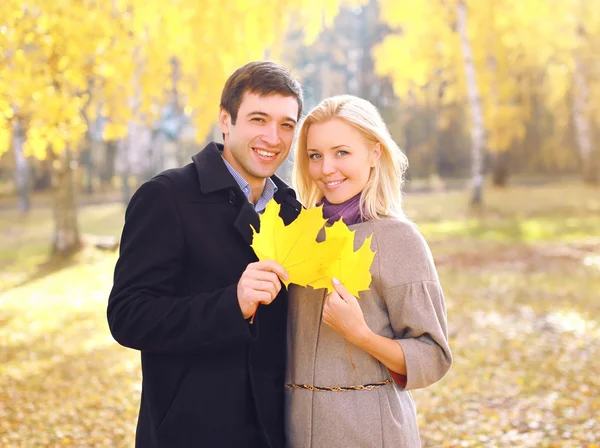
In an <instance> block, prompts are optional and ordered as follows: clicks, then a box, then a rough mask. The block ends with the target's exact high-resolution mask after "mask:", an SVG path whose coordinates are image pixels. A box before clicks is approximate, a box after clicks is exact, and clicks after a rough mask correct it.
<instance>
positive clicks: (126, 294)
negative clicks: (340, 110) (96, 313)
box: [108, 61, 303, 448]
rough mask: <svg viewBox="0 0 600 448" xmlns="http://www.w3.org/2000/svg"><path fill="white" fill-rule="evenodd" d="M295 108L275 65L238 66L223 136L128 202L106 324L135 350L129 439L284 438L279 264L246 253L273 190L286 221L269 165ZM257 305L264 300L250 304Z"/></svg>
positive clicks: (294, 94) (296, 101)
mask: <svg viewBox="0 0 600 448" xmlns="http://www.w3.org/2000/svg"><path fill="white" fill-rule="evenodd" d="M302 104H303V99H302V90H301V87H300V85H299V84H298V82H297V81H296V80H295V79H294V78H293V77H292V76H291V75H290V73H289V72H288V71H286V70H285V69H284V68H283V67H281V66H279V65H277V64H275V63H273V62H268V61H261V62H252V63H249V64H247V65H245V66H243V67H241V68H240V69H238V70H237V71H236V72H235V73H233V74H232V75H231V77H230V78H229V79H228V80H227V83H226V84H225V87H224V89H223V92H222V96H221V105H220V109H219V125H220V127H221V130H222V132H223V138H224V144H223V145H220V144H217V143H214V142H213V143H210V144H209V145H208V146H206V148H204V149H203V150H202V151H201V152H199V153H198V154H196V155H195V156H194V157H192V163H190V164H189V165H187V166H185V167H183V168H179V169H174V170H168V171H165V172H163V173H161V174H159V175H158V176H156V177H154V178H153V179H151V180H150V181H148V182H146V183H145V184H143V185H142V186H141V187H140V188H139V189H138V191H137V192H136V193H135V195H134V196H133V198H132V199H131V202H130V204H129V206H128V208H127V212H126V215H125V226H124V228H123V235H122V238H121V252H120V256H119V260H118V262H117V265H116V267H115V277H114V285H113V289H112V291H111V294H110V297H109V300H108V322H109V326H110V330H111V332H112V334H113V337H114V338H115V339H116V340H117V342H119V343H120V344H121V345H123V346H125V347H130V348H133V349H136V350H139V351H140V352H141V362H142V374H143V380H142V396H141V405H140V413H139V418H138V426H137V434H136V446H138V447H144V448H146V447H150V448H152V447H168V448H174V447H196V446H202V447H207V448H210V447H219V448H227V447H236V448H263V447H272V448H280V447H281V448H282V447H283V446H284V444H285V442H284V420H283V416H284V407H283V384H284V373H285V372H284V370H285V344H286V328H285V324H286V319H287V317H286V313H287V296H286V294H287V291H286V290H285V288H282V287H281V282H280V278H283V279H285V278H286V276H287V273H285V272H283V271H282V270H281V267H280V266H279V265H277V264H274V263H271V262H268V261H267V262H258V261H257V258H256V256H255V254H254V252H253V250H252V248H251V247H250V244H251V242H252V230H251V227H250V225H253V226H255V227H258V226H259V218H258V213H260V212H261V211H262V210H264V208H265V206H266V204H267V202H268V201H269V200H271V199H273V198H274V199H275V201H277V202H278V203H279V204H281V217H282V218H283V220H284V221H285V222H286V223H289V222H291V221H292V220H294V219H295V218H296V217H297V216H298V213H299V211H300V208H301V206H300V203H299V202H298V201H297V200H296V196H295V194H294V192H293V191H292V190H291V189H290V188H289V187H288V186H287V185H285V184H284V183H283V182H282V181H281V180H280V179H279V178H278V177H277V176H275V174H274V173H275V171H276V170H277V168H278V167H279V166H280V165H281V163H282V162H283V161H284V160H285V159H286V157H287V155H288V153H289V150H290V146H291V145H292V141H293V138H294V129H295V127H296V124H297V122H298V120H299V118H300V115H301V112H302ZM259 304H263V305H268V306H261V307H260V310H258V312H257V313H256V311H257V308H258V306H259ZM255 313H256V316H255V318H254V319H252V316H253V315H254V314H255Z"/></svg>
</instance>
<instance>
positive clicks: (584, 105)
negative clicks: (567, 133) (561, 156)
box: [573, 60, 599, 185]
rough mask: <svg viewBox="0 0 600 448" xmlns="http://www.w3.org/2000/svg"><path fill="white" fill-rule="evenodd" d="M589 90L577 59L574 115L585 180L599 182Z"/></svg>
mask: <svg viewBox="0 0 600 448" xmlns="http://www.w3.org/2000/svg"><path fill="white" fill-rule="evenodd" d="M588 102H589V91H588V85H587V81H586V78H585V74H584V67H582V64H581V61H580V60H576V61H575V70H574V72H573V117H574V121H575V130H576V134H577V144H578V146H579V154H580V156H581V168H582V174H583V181H584V182H585V183H586V184H594V185H595V184H597V183H598V181H599V179H598V171H597V169H596V166H595V162H596V161H595V158H594V154H593V147H592V138H591V129H590V120H589V116H588Z"/></svg>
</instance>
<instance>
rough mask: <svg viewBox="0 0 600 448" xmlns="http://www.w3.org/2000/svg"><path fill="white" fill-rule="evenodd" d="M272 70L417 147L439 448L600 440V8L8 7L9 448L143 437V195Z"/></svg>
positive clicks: (431, 398)
mask: <svg viewBox="0 0 600 448" xmlns="http://www.w3.org/2000/svg"><path fill="white" fill-rule="evenodd" d="M265 58H268V59H272V60H275V61H276V62H279V63H281V64H283V65H284V66H285V67H287V68H288V69H289V70H290V71H291V72H292V73H293V74H294V75H295V76H296V77H297V78H298V79H299V80H300V82H301V83H302V84H303V86H304V90H305V96H306V110H309V109H310V108H312V107H313V106H315V105H316V104H317V103H318V102H319V101H320V100H321V99H323V98H325V97H328V96H331V95H336V94H342V93H350V94H353V95H357V96H360V97H362V98H365V99H367V100H369V101H371V102H372V103H373V104H375V105H376V106H377V107H378V108H379V110H380V112H381V114H382V116H383V117H384V119H385V120H386V122H387V124H388V126H389V129H390V131H391V133H392V136H393V137H394V139H395V140H396V141H397V143H398V144H399V145H400V147H401V148H403V150H404V151H405V152H406V154H407V155H408V158H409V161H410V169H409V171H408V176H407V182H406V185H405V191H406V195H405V206H406V211H407V214H408V216H409V217H410V218H411V219H412V220H414V221H415V222H416V223H417V225H418V226H419V228H420V230H421V232H422V233H423V234H424V236H425V237H426V239H427V241H428V242H429V244H430V245H431V248H432V251H433V254H434V258H435V260H436V264H437V266H438V269H439V272H440V277H441V279H442V284H443V286H444V290H445V293H446V299H447V305H448V321H449V328H450V338H451V346H452V349H453V352H454V356H455V364H454V366H453V368H452V370H451V371H450V373H449V374H448V375H447V376H446V377H445V378H444V379H443V380H442V381H441V382H439V383H438V384H436V385H434V386H432V387H430V388H428V389H426V390H423V391H415V392H414V397H415V400H416V402H417V406H418V409H419V421H420V425H421V433H422V440H423V446H426V447H437V446H439V447H455V446H457V447H476V446H485V447H488V446H489V447H513V446H531V447H538V446H542V447H588V448H591V447H598V446H600V417H599V416H600V392H599V391H600V387H599V386H600V380H599V379H598V375H597V372H598V371H600V327H599V324H598V321H599V318H600V188H599V184H600V145H599V144H598V138H599V137H600V0H545V1H543V0H495V1H493V0H411V1H406V0H348V1H343V0H286V1H283V0H254V1H249V0H236V1H230V2H223V1H216V0H171V1H169V0H162V1H160V0H144V1H141V0H110V1H109V0H77V1H76V0H54V1H52V2H49V1H46V0H21V1H17V0H2V3H1V5H0V217H1V221H0V403H1V404H2V405H1V406H0V445H2V446H7V447H29V446H32V447H34V446H35V447H38V446H40V447H47V446H102V447H104V446H106V447H113V446H132V443H133V436H134V430H135V421H136V417H137V409H138V406H139V392H140V372H139V355H138V354H137V353H136V352H133V351H130V350H126V349H124V348H122V347H120V346H118V345H117V344H116V343H115V342H114V340H113V339H112V337H111V336H110V333H109V332H108V328H107V324H106V319H105V307H106V301H107V297H108V293H109V291H110V288H111V285H112V270H113V268H114V263H115V261H116V257H117V253H118V250H117V249H118V243H119V235H120V232H121V228H122V225H123V214H124V210H125V207H126V204H127V203H128V201H129V198H130V197H131V195H132V194H133V192H134V191H135V190H136V188H137V187H138V186H139V185H140V184H141V183H143V182H144V181H146V180H147V179H149V178H151V177H152V176H153V175H155V174H156V173H158V172H160V171H162V170H164V169H168V168H172V167H177V166H182V165H184V164H186V163H188V162H189V161H190V157H191V156H192V155H193V154H195V153H196V152H198V151H199V150H201V149H202V147H203V146H204V145H205V144H206V143H207V142H208V141H210V140H217V141H220V139H221V136H220V132H219V131H218V130H217V129H216V128H215V119H216V118H217V112H218V104H219V98H220V93H221V89H222V86H223V84H224V83H225V80H226V79H227V77H228V76H229V75H230V74H231V73H232V72H233V71H234V70H235V69H236V68H237V67H239V66H241V65H243V64H244V63H246V62H249V61H251V60H257V59H265ZM291 166H292V161H291V159H290V160H288V161H287V162H286V163H285V164H284V165H283V166H282V167H281V169H280V171H279V174H280V175H281V176H282V177H284V178H285V179H287V180H290V174H291Z"/></svg>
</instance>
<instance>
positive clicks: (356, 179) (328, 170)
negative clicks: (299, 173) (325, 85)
mask: <svg viewBox="0 0 600 448" xmlns="http://www.w3.org/2000/svg"><path fill="white" fill-rule="evenodd" d="M306 146H307V152H308V171H309V174H310V177H311V178H312V180H313V181H314V182H315V183H316V184H317V186H318V188H319V190H321V192H322V193H323V195H324V196H325V198H326V199H327V200H328V201H329V202H331V203H332V204H341V203H342V202H345V201H347V200H348V199H350V198H352V197H354V196H356V195H357V194H359V193H360V192H361V191H363V189H364V188H365V185H367V182H368V181H369V177H370V175H371V169H372V168H373V167H374V166H375V161H376V160H377V159H378V158H379V156H380V155H381V144H379V143H377V144H376V145H375V146H374V147H370V146H369V144H368V143H367V142H366V141H365V139H364V138H363V136H362V135H361V134H360V132H358V131H357V130H356V129H355V128H354V127H352V126H351V125H349V124H347V123H346V122H345V121H343V120H340V119H332V120H329V121H326V122H324V123H319V124H313V125H311V126H310V127H309V128H308V134H307V145H306Z"/></svg>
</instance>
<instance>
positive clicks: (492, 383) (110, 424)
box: [0, 184, 600, 447]
mask: <svg viewBox="0 0 600 448" xmlns="http://www.w3.org/2000/svg"><path fill="white" fill-rule="evenodd" d="M467 200H468V198H467V195H466V194H465V193H464V192H450V193H435V194H415V195H409V196H407V198H406V209H407V212H408V214H409V216H410V217H411V218H412V219H413V220H415V221H416V222H417V224H418V225H419V228H420V229H421V231H422V232H423V234H424V235H425V237H426V238H427V239H428V241H429V242H430V245H431V247H432V251H433V253H434V256H435V258H436V263H437V265H438V269H439V272H440V278H441V280H442V283H443V286H444V291H445V294H446V299H447V306H448V320H449V328H450V339H451V347H452V350H453V354H454V358H455V363H454V365H453V367H452V369H451V370H450V372H449V373H448V375H446V377H444V378H443V379H442V380H441V381H440V382H439V383H437V384H436V385H433V386H431V387H429V388H427V389H424V390H419V391H415V392H414V397H415V401H416V402H417V406H418V412H419V420H420V427H421V435H422V440H423V444H424V446H426V447H455V446H456V447H462V446H465V447H506V446H511V447H512V446H523V447H538V446H539V447H594V446H598V444H600V430H599V429H598V428H600V420H599V417H598V416H599V415H600V396H599V395H598V393H597V391H598V390H599V389H600V381H599V380H598V377H597V373H596V372H598V371H600V324H599V323H598V322H600V300H598V298H599V296H600V238H599V237H600V220H599V215H600V194H599V192H598V190H592V189H587V188H584V187H581V186H579V185H577V184H564V185H561V186H545V187H532V188H520V187H519V188H517V187H515V188H512V187H511V188H507V189H506V190H499V191H486V197H485V200H486V206H485V207H484V208H483V209H481V210H479V211H478V212H477V213H473V212H470V211H469V210H468V208H467V207H466V204H467ZM0 213H2V218H3V219H2V220H1V223H0V242H1V244H2V252H1V256H0V271H1V273H0V347H1V348H2V350H1V351H0V402H2V403H3V406H2V407H0V445H1V446H6V447H21V446H27V447H29V446H32V447H33V446H35V447H37V446H40V447H41V446H43V447H54V446H98V447H104V446H106V447H109V446H110V447H115V446H116V447H119V446H132V444H133V434H134V430H135V421H136V417H137V409H138V406H139V391H140V372H139V355H138V354H137V353H136V352H134V351H130V350H126V349H123V348H121V347H120V346H118V345H117V344H116V343H115V342H114V341H113V340H112V338H111V336H110V333H109V331H108V328H107V324H106V317H105V309H106V298H107V295H108V293H109V290H110V287H111V283H112V270H113V267H114V263H115V261H116V254H114V253H111V252H102V251H98V250H95V249H93V248H91V247H86V248H85V249H84V250H83V251H82V252H81V253H80V254H78V255H77V256H75V257H73V258H71V259H69V260H64V261H62V262H61V263H59V264H44V262H45V260H46V255H47V253H48V242H49V239H50V237H51V233H52V223H51V212H50V210H48V209H43V208H40V209H35V210H33V211H32V213H31V214H30V215H29V216H27V217H20V216H19V215H18V214H17V213H16V212H13V211H2V212H0ZM122 219H123V207H122V205H120V204H104V205H90V206H86V207H83V208H82V209H81V211H80V214H79V220H80V225H81V229H82V233H84V234H96V235H113V236H117V235H119V233H120V230H121V226H122ZM4 404H6V405H4Z"/></svg>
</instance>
